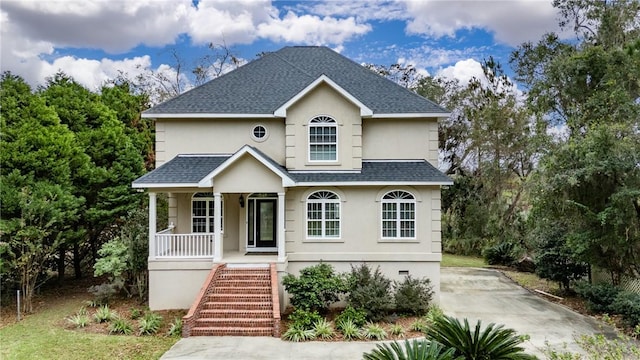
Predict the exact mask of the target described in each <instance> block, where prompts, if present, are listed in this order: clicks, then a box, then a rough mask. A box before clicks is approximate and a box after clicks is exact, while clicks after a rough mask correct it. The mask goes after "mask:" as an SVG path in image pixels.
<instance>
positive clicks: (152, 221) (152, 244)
mask: <svg viewBox="0 0 640 360" xmlns="http://www.w3.org/2000/svg"><path fill="white" fill-rule="evenodd" d="M156 195H157V194H156V193H154V192H150V193H149V258H153V259H155V257H156V211H157V210H156V197H157V196H156Z"/></svg>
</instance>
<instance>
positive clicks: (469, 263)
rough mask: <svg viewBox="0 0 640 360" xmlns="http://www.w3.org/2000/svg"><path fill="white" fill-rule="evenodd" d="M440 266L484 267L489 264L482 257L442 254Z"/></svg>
mask: <svg viewBox="0 0 640 360" xmlns="http://www.w3.org/2000/svg"><path fill="white" fill-rule="evenodd" d="M440 266H442V267H479V268H482V267H487V266H488V265H487V264H486V263H485V262H484V259H483V258H481V257H475V256H463V255H452V254H442V262H441V263H440Z"/></svg>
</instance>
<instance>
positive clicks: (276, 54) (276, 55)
mask: <svg viewBox="0 0 640 360" xmlns="http://www.w3.org/2000/svg"><path fill="white" fill-rule="evenodd" d="M285 49H286V48H285ZM278 52H279V51H276V52H273V53H271V55H273V56H275V57H277V58H278V59H280V60H282V61H283V62H285V63H287V64H289V66H291V67H292V68H294V69H296V70H298V71H300V72H301V73H303V74H305V75H307V76H308V77H310V78H311V79H312V80H313V79H314V77H313V75H311V74H310V73H308V72H306V71H304V70H302V69H301V68H300V67H299V66H298V65H296V64H294V63H292V62H291V61H289V60H287V59H285V58H283V57H282V56H280V55H279V54H278Z"/></svg>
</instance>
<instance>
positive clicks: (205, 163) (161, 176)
mask: <svg viewBox="0 0 640 360" xmlns="http://www.w3.org/2000/svg"><path fill="white" fill-rule="evenodd" d="M228 158H229V156H222V155H221V156H210V155H203V156H195V155H178V156H176V157H174V158H173V159H171V160H169V161H168V162H166V163H164V164H162V165H160V166H159V167H158V168H156V169H154V170H153V171H151V172H148V173H146V174H144V175H142V176H141V177H139V178H137V179H136V180H135V181H134V182H133V187H145V185H154V184H197V183H198V182H199V181H200V180H201V179H202V178H203V177H205V176H206V175H207V174H209V173H210V172H211V171H213V170H214V169H215V168H217V167H218V166H220V164H222V163H223V162H224V161H225V160H227V159H228Z"/></svg>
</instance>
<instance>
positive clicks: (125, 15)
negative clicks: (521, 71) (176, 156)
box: [0, 0, 558, 89]
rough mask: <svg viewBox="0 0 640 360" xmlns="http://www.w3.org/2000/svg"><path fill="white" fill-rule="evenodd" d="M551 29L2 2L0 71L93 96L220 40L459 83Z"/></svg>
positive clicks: (413, 16)
mask: <svg viewBox="0 0 640 360" xmlns="http://www.w3.org/2000/svg"><path fill="white" fill-rule="evenodd" d="M556 24H557V13H556V11H555V9H553V7H552V6H551V1H550V0H548V1H547V0H502V1H497V0H494V1H482V0H451V1H444V0H438V1H433V0H406V1H405V0H393V1H358V0H351V1H338V0H327V1H270V0H226V1H221V0H215V1H214V0H200V1H192V0H127V1H125V0H115V1H113V0H104V1H93V0H80V1H75V0H67V1H65V0H48V1H46V0H45V1H43V0H20V1H17V0H3V1H2V2H1V3H0V28H1V38H0V45H1V48H0V50H1V58H0V61H1V62H0V68H1V69H2V71H7V70H10V71H12V72H13V73H15V74H18V75H21V76H23V77H24V78H25V79H26V80H27V81H28V82H29V83H31V84H32V85H38V84H42V83H43V81H44V79H45V78H46V77H47V76H51V75H52V74H54V73H55V72H56V71H58V70H62V71H64V72H66V73H68V74H69V75H71V76H73V77H74V78H75V79H76V80H77V81H79V82H80V83H82V84H83V85H85V86H87V87H88V88H90V89H97V88H98V87H99V86H100V85H101V84H102V83H103V82H104V81H106V80H108V79H110V78H113V77H114V76H116V75H117V74H118V73H119V72H124V73H126V74H128V75H129V76H132V77H133V76H136V75H138V74H141V73H144V72H145V71H149V70H153V71H156V72H162V73H166V74H168V75H171V74H174V72H175V68H174V67H173V65H174V62H173V59H172V57H171V52H172V50H174V49H175V50H176V51H177V52H178V53H179V54H180V56H181V57H182V58H183V59H184V60H185V61H186V65H187V67H188V66H189V65H190V64H191V63H190V62H191V61H193V59H194V58H195V57H197V56H199V55H202V54H204V53H205V52H206V46H207V44H208V43H213V44H222V43H223V42H224V43H226V45H227V46H228V47H229V48H231V49H232V52H233V53H234V54H235V55H237V56H238V57H240V58H241V59H243V60H245V61H250V60H252V59H255V57H256V54H258V53H260V52H263V51H273V50H277V49H279V48H281V47H283V46H289V45H325V46H329V47H331V48H332V49H335V50H336V51H338V52H340V53H342V54H343V55H345V56H347V57H349V58H351V59H353V60H354V61H356V62H359V63H373V64H380V65H390V64H392V63H402V64H411V65H413V66H415V67H416V68H418V69H419V70H420V71H421V72H422V73H424V74H430V75H434V76H435V75H439V76H447V77H453V78H458V79H460V80H462V81H466V80H468V79H469V78H470V77H471V76H473V75H476V74H478V71H479V64H480V62H481V61H482V59H484V58H486V57H488V56H493V57H494V58H496V59H498V60H499V61H500V62H502V63H503V66H504V67H505V68H507V69H508V67H509V66H508V58H509V54H510V53H511V51H512V50H513V49H514V48H515V47H516V46H517V45H518V44H521V43H522V42H524V41H537V40H538V39H540V37H541V36H542V35H543V34H544V33H545V32H550V31H558V28H557V25H556ZM188 81H189V79H187V82H188Z"/></svg>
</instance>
